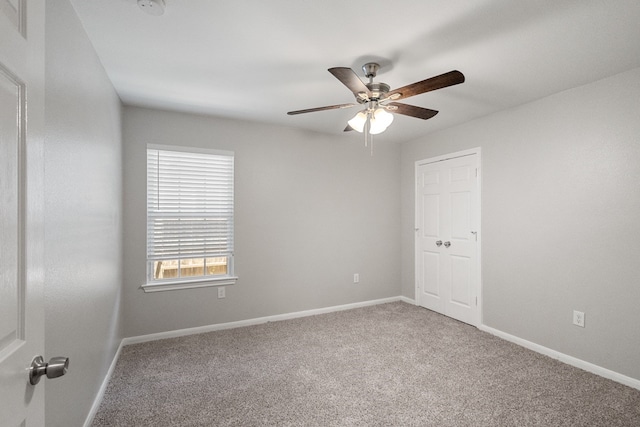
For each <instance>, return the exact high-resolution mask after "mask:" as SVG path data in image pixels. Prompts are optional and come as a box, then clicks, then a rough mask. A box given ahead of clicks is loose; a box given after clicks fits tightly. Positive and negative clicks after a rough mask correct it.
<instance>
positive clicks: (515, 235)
mask: <svg viewBox="0 0 640 427" xmlns="http://www.w3.org/2000/svg"><path fill="white" fill-rule="evenodd" d="M639 100H640V69H635V70H631V71H629V72H626V73H623V74H620V75H616V76H613V77H610V78H607V79H604V80H601V81H598V82H595V83H592V84H589V85H586V86H582V87H578V88H575V89H572V90H568V91H565V92H562V93H559V94H556V95H553V96H550V97H548V98H544V99H541V100H539V101H536V102H533V103H530V104H527V105H523V106H521V107H518V108H513V109H510V110H507V111H504V112H501V113H497V114H494V115H491V116H488V117H483V118H481V119H479V120H476V121H473V122H470V123H467V124H465V125H461V126H457V127H454V128H451V129H448V130H445V131H442V132H439V133H436V134H432V135H429V136H426V137H424V138H421V139H419V140H416V141H414V142H411V143H407V144H404V145H403V146H402V160H401V163H402V166H401V169H402V172H401V173H402V178H401V186H402V231H401V236H402V294H403V295H405V296H407V297H410V298H413V297H414V282H413V277H414V273H413V268H414V262H413V254H414V252H413V251H414V246H413V245H414V243H413V227H414V225H413V224H414V219H413V212H414V193H413V192H414V184H413V173H414V162H415V161H417V160H420V159H425V158H429V157H433V156H437V155H441V154H445V153H449V152H454V151H459V150H463V149H467V148H472V147H478V146H479V147H481V148H482V231H481V232H482V257H483V259H482V273H483V276H482V282H483V304H484V306H483V316H484V318H483V319H484V320H483V323H484V324H486V325H487V326H489V327H492V328H495V329H498V330H501V331H503V332H507V333H509V334H512V335H515V336H517V337H520V338H524V339H526V340H529V341H531V342H534V343H537V344H540V345H543V346H545V347H548V348H551V349H554V350H557V351H560V352H562V353H565V354H568V355H571V356H574V357H577V358H579V359H582V360H585V361H588V362H591V363H594V364H596V365H599V366H602V367H605V368H608V369H611V370H613V371H616V372H619V373H622V374H624V375H627V376H630V377H632V378H636V379H640V363H638V361H640V345H639V343H640V328H638V325H640V310H639V309H638V302H639V301H640V262H639V258H638V256H639V254H640V221H639V218H640V190H639V188H638V185H639V183H640V137H639V135H640V101H639ZM574 309H577V310H580V311H584V312H585V313H586V316H585V318H586V327H585V328H584V329H582V328H579V327H576V326H573V325H572V324H571V322H572V311H573V310H574Z"/></svg>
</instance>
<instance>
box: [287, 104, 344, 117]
mask: <svg viewBox="0 0 640 427" xmlns="http://www.w3.org/2000/svg"><path fill="white" fill-rule="evenodd" d="M355 105H356V104H338V105H328V106H326V107H317V108H307V109H306V110H296V111H289V112H288V113H287V114H288V115H290V116H293V115H296V114H304V113H314V112H316V111H325V110H336V109H338V108H350V107H353V106H355Z"/></svg>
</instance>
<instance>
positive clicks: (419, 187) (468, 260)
mask: <svg viewBox="0 0 640 427" xmlns="http://www.w3.org/2000/svg"><path fill="white" fill-rule="evenodd" d="M478 158H479V152H478V151H476V150H474V151H472V152H463V153H456V154H452V155H449V156H444V157H440V158H436V159H430V160H424V161H421V162H417V163H416V301H417V302H418V304H419V305H421V306H423V307H425V308H428V309H430V310H433V311H436V312H438V313H441V314H444V315H446V316H449V317H452V318H454V319H457V320H460V321H462V322H465V323H469V324H471V325H474V326H478V325H479V324H480V307H479V302H480V301H479V297H480V289H479V288H480V277H479V273H480V268H479V262H478V260H479V247H480V246H479V242H478V231H479V229H478V227H479V225H480V222H479V191H480V186H479V178H478V174H479V168H478V164H479V160H478Z"/></svg>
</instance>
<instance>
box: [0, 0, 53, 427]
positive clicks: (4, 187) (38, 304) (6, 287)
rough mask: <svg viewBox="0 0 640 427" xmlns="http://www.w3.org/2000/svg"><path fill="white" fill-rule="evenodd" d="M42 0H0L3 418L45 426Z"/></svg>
mask: <svg viewBox="0 0 640 427" xmlns="http://www.w3.org/2000/svg"><path fill="white" fill-rule="evenodd" d="M44 25H45V22H44V0H0V425H2V426H7V427H14V426H16V427H17V426H42V425H44V386H43V385H42V382H40V384H39V385H38V386H32V385H31V384H30V383H29V378H28V368H29V366H30V364H31V361H32V359H33V358H34V356H36V355H39V354H42V352H43V350H44V316H43V314H44V310H43V300H42V298H43V277H42V275H43V253H42V248H43V229H42V226H43V211H42V199H43V172H44V171H43V167H44V164H43V159H42V153H43V129H44Z"/></svg>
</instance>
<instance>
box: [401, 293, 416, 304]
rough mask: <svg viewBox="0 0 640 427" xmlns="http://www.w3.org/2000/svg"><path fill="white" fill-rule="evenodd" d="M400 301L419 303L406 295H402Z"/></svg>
mask: <svg viewBox="0 0 640 427" xmlns="http://www.w3.org/2000/svg"><path fill="white" fill-rule="evenodd" d="M400 301H402V302H406V303H407V304H413V305H418V302H417V301H416V300H414V299H412V298H407V297H405V296H404V295H400Z"/></svg>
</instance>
